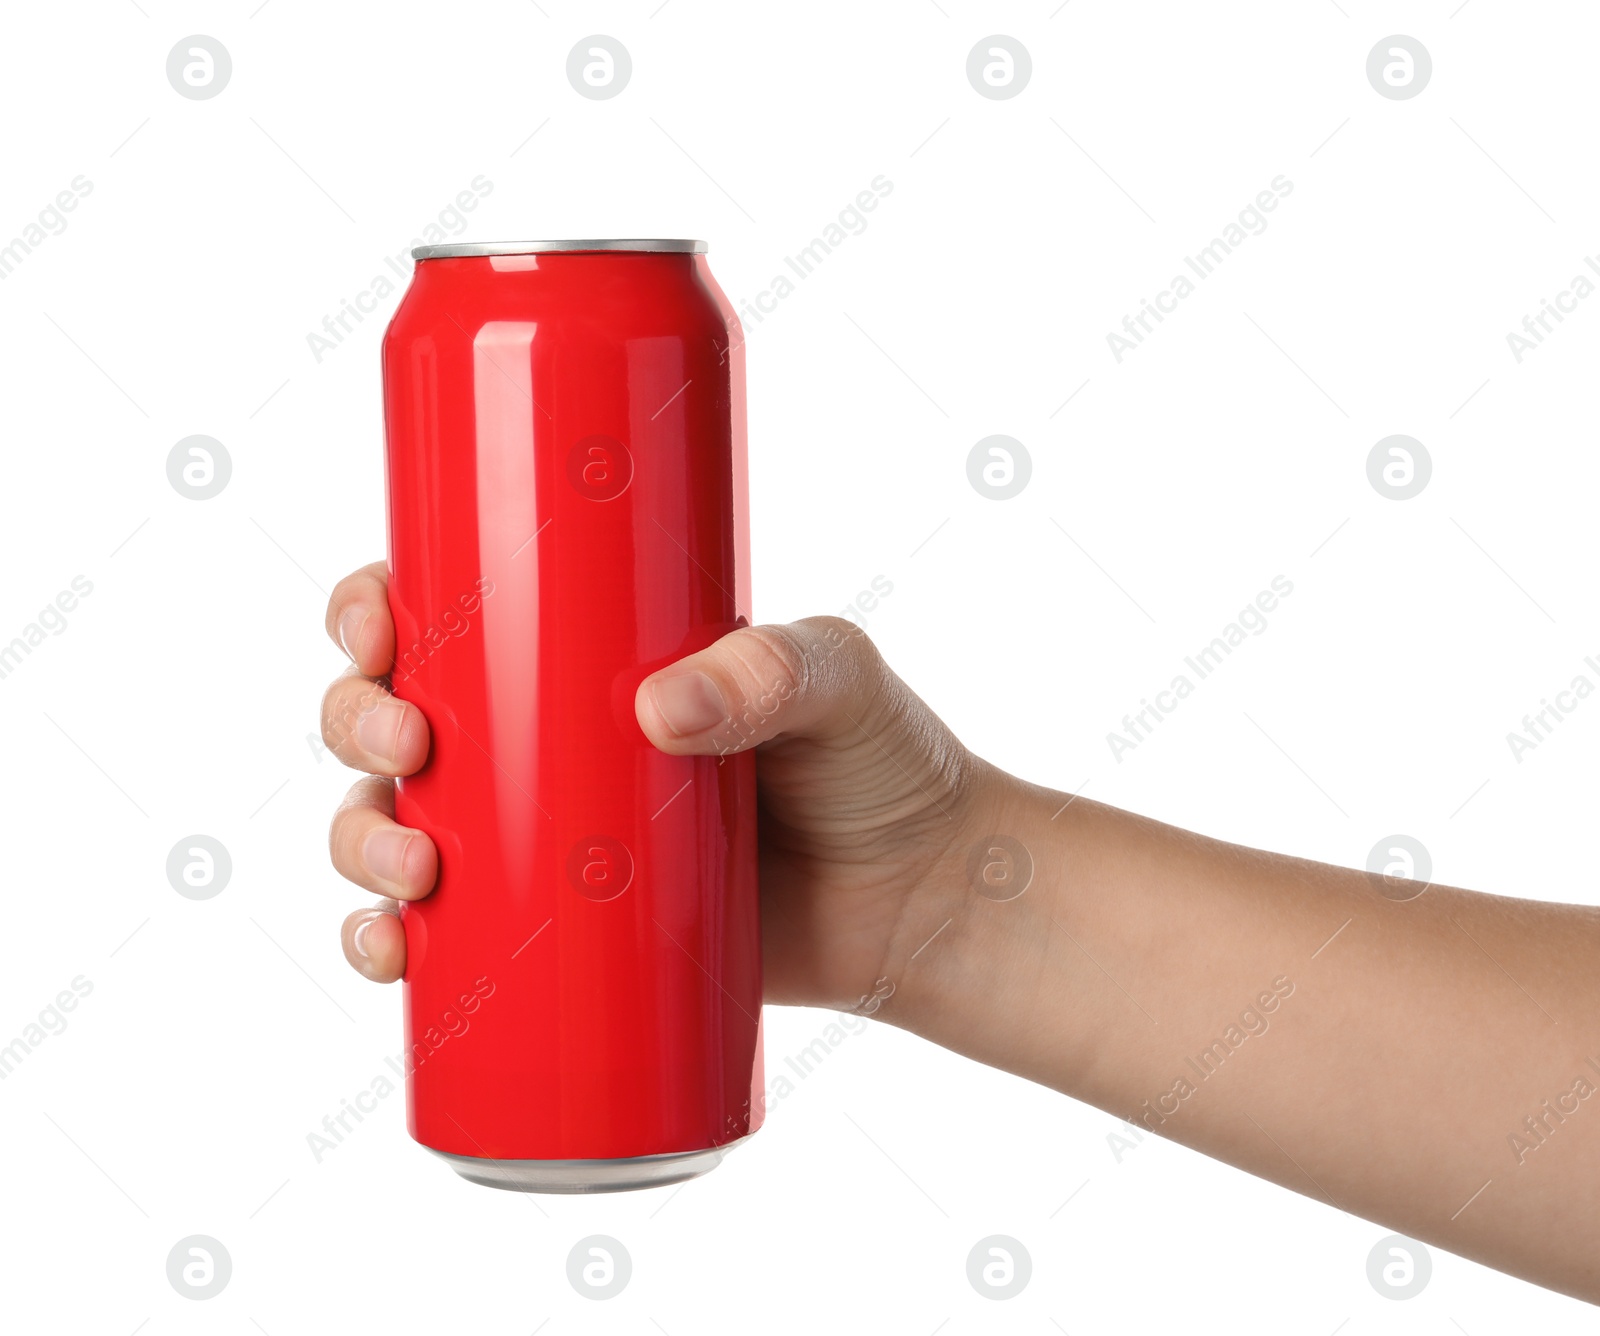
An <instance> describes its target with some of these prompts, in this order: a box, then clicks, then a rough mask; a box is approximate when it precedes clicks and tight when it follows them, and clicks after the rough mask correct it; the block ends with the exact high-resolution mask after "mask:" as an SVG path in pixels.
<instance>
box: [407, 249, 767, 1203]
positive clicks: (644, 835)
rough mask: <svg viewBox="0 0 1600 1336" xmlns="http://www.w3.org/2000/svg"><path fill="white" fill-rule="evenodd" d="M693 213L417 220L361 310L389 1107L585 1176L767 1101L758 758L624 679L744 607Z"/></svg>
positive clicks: (469, 1142) (740, 364)
mask: <svg viewBox="0 0 1600 1336" xmlns="http://www.w3.org/2000/svg"><path fill="white" fill-rule="evenodd" d="M704 251H705V244H704V243H703V242H697V241H551V242H519V243H508V244H505V245H487V244H485V245H479V244H464V245H445V246H424V247H420V248H418V249H417V250H415V251H413V252H412V254H413V256H414V257H415V258H416V260H417V266H416V272H415V274H414V276H413V278H412V281H411V286H410V287H409V289H408V290H407V292H406V294H405V297H404V299H403V300H402V301H401V303H400V307H399V309H398V310H397V311H396V312H395V315H394V319H393V320H392V321H391V322H390V324H389V328H388V332H387V333H386V335H385V337H384V341H383V378H384V411H385V426H386V438H387V463H388V513H389V605H390V608H391V610H392V611H393V613H394V623H395V636H396V651H395V666H394V672H393V675H392V678H391V681H392V685H393V689H394V693H395V695H396V696H398V697H400V698H401V699H403V700H406V701H410V702H412V703H413V704H415V705H416V706H417V707H418V708H419V709H420V710H421V711H422V713H423V715H424V716H425V717H426V719H427V721H428V725H429V728H430V729H431V733H432V749H431V752H430V754H429V758H428V762H427V764H426V765H425V766H424V767H423V768H422V769H421V770H420V771H419V772H418V773H417V774H415V775H413V776H410V777H409V778H406V779H402V780H400V781H399V782H398V783H397V785H396V793H395V815H396V818H397V819H398V820H399V821H400V822H401V824H403V825H406V826H412V827H415V828H417V829H420V830H424V831H426V832H427V833H428V834H429V835H430V836H432V838H433V840H434V843H435V844H436V845H437V846H438V850H439V879H438V884H437V886H436V888H435V890H434V891H433V893H432V894H431V895H430V896H428V897H427V898H426V899H424V900H420V901H417V902H415V903H412V904H405V905H402V907H401V922H402V923H403V925H404V927H405V934H406V953H407V960H406V974H405V1027H406V1052H407V1058H406V1064H405V1065H406V1068H407V1083H406V1094H407V1117H408V1123H409V1126H410V1130H411V1135H412V1136H413V1137H415V1138H416V1139H417V1140H418V1141H420V1142H421V1143H422V1144H423V1145H424V1146H427V1147H429V1148H430V1149H432V1150H434V1151H437V1152H438V1153H439V1154H440V1155H442V1156H443V1157H444V1158H445V1159H447V1160H448V1161H449V1162H450V1164H451V1165H452V1166H453V1167H454V1168H455V1169H456V1171H457V1172H458V1173H460V1174H461V1175H462V1176H463V1177H465V1178H468V1179H470V1180H472V1181H473V1182H477V1183H484V1184H488V1185H492V1186H500V1187H510V1188H517V1189H521V1190H525V1191H540V1192H605V1191H616V1190H621V1189H626V1188H637V1187H647V1186H655V1185H658V1184H663V1183H672V1182H677V1181H679V1180H681V1179H685V1178H690V1177H693V1176H694V1175H696V1174H700V1173H704V1172H706V1171H707V1170H708V1169H710V1168H712V1167H713V1166H715V1165H716V1164H717V1163H718V1161H719V1160H720V1159H721V1158H722V1156H723V1154H724V1153H725V1152H726V1150H727V1149H728V1148H729V1147H730V1146H732V1145H734V1144H736V1143H737V1142H739V1141H740V1140H741V1139H742V1138H744V1137H746V1136H748V1135H750V1134H751V1133H752V1132H754V1131H755V1130H756V1128H757V1127H758V1126H759V1125H760V1123H761V1113H762V1110H761V1101H760V1092H761V1089H762V1070H761V955H760V949H761V948H760V931H759V922H758V908H757V894H756V840H755V835H756V831H755V762H754V757H753V756H751V755H748V754H744V755H737V756H729V757H726V758H722V759H719V758H716V757H675V756H667V755H664V754H663V753H661V752H658V751H657V750H656V749H655V748H654V747H652V746H651V745H650V744H649V742H648V741H647V740H646V739H645V736H644V734H643V733H642V732H641V730H640V729H639V726H638V723H637V722H636V721H635V718H634V711H633V701H634V693H635V691H636V690H637V688H638V685H639V683H640V682H641V681H642V680H643V678H644V677H645V676H646V675H647V674H649V673H651V672H653V671H654V670H656V669H657V668H660V667H662V666H664V665H666V664H668V663H671V662H672V661H673V660H675V659H678V658H680V657H681V656H683V655H685V654H688V653H691V652H693V651H695V650H698V649H702V648H704V647H705V646H707V645H709V644H711V643H712V642H713V641H714V640H716V639H717V638H718V637H719V636H722V635H724V634H726V633H727V632H729V631H731V630H733V629H734V628H735V627H738V626H742V625H747V624H748V621H749V617H748V613H749V610H750V584H749V580H750V554H749V530H748V523H747V518H746V516H747V499H746V455H745V449H746V446H745V403H744V361H743V354H742V349H741V345H742V342H743V339H742V335H741V333H740V329H739V323H738V318H737V316H736V315H735V314H734V311H733V308H732V306H731V305H730V304H729V302H728V300H727V298H726V297H724V296H723V294H722V291H721V289H719V288H718V286H717V283H716V280H715V279H713V278H712V276H711V271H710V269H709V268H708V266H707V262H706V259H705V256H704Z"/></svg>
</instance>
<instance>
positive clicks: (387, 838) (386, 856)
mask: <svg viewBox="0 0 1600 1336" xmlns="http://www.w3.org/2000/svg"><path fill="white" fill-rule="evenodd" d="M413 838H414V837H413V836H412V834H411V832H410V831H406V830H375V831H373V832H372V833H371V834H370V835H368V836H367V839H366V843H365V844H364V845H363V846H362V850H361V852H362V855H363V856H364V857H365V858H366V860H367V868H368V870H369V871H371V873H372V875H373V876H375V877H378V878H381V879H382V880H383V881H386V882H388V883H389V884H390V885H391V886H401V885H402V884H403V883H402V881H401V877H402V874H403V872H404V869H405V863H406V846H407V845H408V844H410V843H411V841H412V839H413Z"/></svg>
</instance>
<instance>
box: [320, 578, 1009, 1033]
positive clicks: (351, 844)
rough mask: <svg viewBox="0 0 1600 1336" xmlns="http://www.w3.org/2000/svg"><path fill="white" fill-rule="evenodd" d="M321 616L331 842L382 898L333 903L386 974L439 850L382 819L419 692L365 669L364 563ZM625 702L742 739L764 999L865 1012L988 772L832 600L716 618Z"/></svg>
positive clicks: (369, 619)
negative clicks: (756, 868) (722, 630)
mask: <svg viewBox="0 0 1600 1336" xmlns="http://www.w3.org/2000/svg"><path fill="white" fill-rule="evenodd" d="M326 625H327V630H328V633H329V635H330V636H331V637H332V638H333V640H334V641H335V643H336V644H339V645H340V646H341V647H342V648H343V649H344V650H345V652H346V653H347V654H349V655H350V658H351V660H352V664H351V667H350V669H349V670H348V671H346V672H345V674H344V675H343V676H341V677H340V678H339V679H338V680H337V681H335V682H334V683H333V685H332V686H331V687H329V689H328V691H327V694H326V696H325V697H324V699H323V706H322V734H323V739H324V741H325V742H326V743H327V745H328V747H329V749H330V750H331V751H332V752H333V753H334V755H336V756H337V757H338V758H339V759H340V760H341V761H343V762H344V763H345V764H346V765H348V766H351V767H353V768H354V769H357V770H362V771H366V772H367V776H366V777H365V778H363V779H361V780H360V781H358V782H357V783H356V784H355V785H354V786H353V787H352V788H351V790H350V792H349V794H348V796H347V797H346V798H345V800H344V802H343V803H342V804H341V805H340V807H339V810H338V811H337V812H336V813H335V815H334V818H333V824H332V827H331V829H330V832H329V848H330V852H331V854H332V858H333V864H334V867H335V868H336V869H337V870H338V871H339V873H340V874H341V875H343V876H344V877H346V878H348V879H349V880H351V881H353V882H355V883H356V884H357V885H358V886H362V887H365V888H366V889H367V890H369V891H372V892H374V893H375V894H377V895H379V896H381V897H383V898H382V899H381V900H380V901H379V903H378V906H377V907H376V908H367V909H362V910H358V911H356V912H355V913H352V914H351V915H349V917H347V918H346V919H345V922H344V926H343V931H342V939H343V945H344V952H345V957H346V959H348V960H349V962H350V963H351V964H352V965H353V966H354V967H355V968H356V969H357V970H359V971H360V972H361V973H362V974H364V975H365V976H366V977H367V978H369V979H373V980H376V981H379V982H390V981H393V980H395V979H398V978H399V977H400V976H401V975H402V974H403V973H404V971H405V949H406V946H405V934H404V932H403V930H402V929H401V926H400V923H399V919H398V909H399V902H400V901H402V900H415V899H419V898H421V897H422V896H425V895H427V894H428V892H429V891H431V890H432V889H433V885H434V881H435V878H436V876H437V874H438V853H437V851H436V849H435V847H434V844H433V841H432V840H431V839H429V837H428V836H427V835H426V834H425V833H423V832H422V831H419V830H412V829H408V828H405V827H402V826H400V825H398V824H397V823H396V822H395V820H394V780H395V777H397V776H403V775H409V774H412V773H414V772H415V771H416V770H418V769H419V768H420V767H421V766H422V764H423V763H424V762H425V761H426V760H427V756H428V745H429V744H428V725H427V721H426V720H425V719H423V717H422V714H421V711H420V710H418V709H417V707H416V706H415V705H412V704H409V703H408V702H405V701H401V700H399V699H397V698H395V697H393V696H392V695H390V693H389V691H388V690H387V688H386V687H385V686H384V684H383V682H382V680H381V679H382V678H383V677H384V676H385V675H386V674H387V673H388V672H389V671H390V669H391V667H392V663H393V655H394V643H395V636H394V623H393V620H392V618H391V616H390V612H389V605H388V599H387V576H386V572H385V567H384V564H383V563H382V562H376V563H374V564H373V565H371V566H367V567H364V568H363V569H361V570H359V571H357V572H355V573H354V574H353V575H350V576H348V577H346V578H345V579H344V580H342V581H340V583H339V585H338V586H337V587H336V588H335V589H334V591H333V596H332V598H331V599H330V601H329V604H328V611H327V616H326ZM635 713H636V717H637V720H638V723H639V726H640V728H641V729H642V730H643V731H644V733H645V736H646V737H647V738H648V739H649V740H650V741H651V743H653V744H654V745H655V746H656V747H658V748H660V749H661V750H662V751H664V752H667V753H670V754H673V755H680V756H681V755H719V754H725V753H731V752H737V751H744V750H748V749H749V748H751V747H754V748H756V751H757V760H756V766H757V784H758V793H759V813H760V814H759V820H758V831H759V841H760V882H761V895H762V936H763V957H764V977H765V989H766V997H767V1000H768V1001H771V1002H777V1003H789V1004H798V1005H811V1006H826V1007H832V1008H835V1009H838V1010H844V1011H849V1010H860V1011H863V1012H875V1011H876V1010H877V1009H878V1007H879V1006H880V1005H881V1003H882V1002H883V1000H884V999H885V998H886V997H887V996H888V995H890V994H891V993H892V992H893V991H894V988H895V983H894V982H893V981H892V980H890V979H889V978H888V976H889V973H890V970H889V961H890V960H891V959H896V960H902V961H903V960H904V959H905V958H906V955H907V952H906V951H903V950H899V949H898V946H899V945H901V944H903V943H902V942H901V939H902V937H904V936H905V935H906V934H908V933H909V934H910V935H912V936H916V937H917V940H918V941H919V942H920V941H921V940H922V939H924V938H926V936H927V934H928V933H929V932H931V931H933V929H934V928H937V927H938V925H939V923H940V922H942V921H944V920H943V919H942V918H941V917H940V916H939V915H938V914H937V913H936V912H935V911H934V910H932V909H925V910H924V907H923V906H922V902H923V901H924V900H927V899H930V898H931V899H943V898H946V897H947V896H948V894H949V890H948V888H949V887H951V886H955V885H957V884H958V883H959V880H960V877H961V875H962V871H961V870H962V868H963V867H964V864H965V860H966V855H967V850H968V847H969V846H970V845H971V844H972V842H973V839H974V838H976V837H977V836H978V835H980V834H981V833H982V832H981V831H979V830H977V829H976V825H975V824H974V818H973V816H972V813H973V812H974V810H975V808H979V807H981V802H980V799H981V798H982V796H983V794H984V792H985V790H986V789H987V788H989V787H991V786H992V783H993V780H994V777H995V776H996V775H997V774H998V772H995V771H993V769H992V767H989V766H987V765H986V764H985V763H984V762H982V761H980V760H978V758H976V757H975V756H973V755H972V754H971V753H969V752H968V751H967V750H966V748H964V747H963V746H962V745H961V743H960V742H959V741H958V740H957V739H956V738H955V736H954V735H953V734H952V733H951V732H950V730H949V729H948V728H946V727H945V725H944V724H943V723H942V722H941V721H940V720H939V719H938V717H937V716H935V715H934V713H933V712H932V711H931V710H930V709H929V708H928V707H927V705H925V704H924V703H923V702H922V701H921V700H920V699H918V697H917V696H916V695H915V694H914V693H913V692H912V691H911V690H910V689H909V688H908V687H907V686H906V685H905V683H904V682H902V681H901V680H900V679H899V678H898V677H896V676H895V675H894V673H893V672H891V671H890V669H889V667H888V666H887V665H886V664H885V663H884V661H883V659H882V657H881V656H880V655H879V654H878V652H877V650H876V648H875V647H874V646H873V644H872V642H871V641H870V640H869V639H868V638H867V637H866V635H865V634H864V633H862V632H861V631H860V630H859V629H858V628H857V627H855V626H854V625H853V624H851V623H849V622H847V621H844V620H842V619H839V618H835V617H819V618H810V619H807V620H805V621H801V622H796V623H793V624H792V625H789V626H762V627H747V628H742V629H740V630H737V631H734V632H732V633H731V634H729V635H727V636H724V637H723V638H722V639H721V640H719V641H718V642H717V643H716V644H714V645H712V646H711V647H709V648H708V649H705V650H702V651H700V652H699V653H697V654H693V655H690V656H688V657H687V658H685V659H682V660H680V661H679V662H678V663H676V664H673V665H671V666H670V667H668V668H665V669H662V670H661V671H659V672H657V673H655V674H653V675H651V676H650V677H648V678H646V679H645V680H644V682H643V683H641V684H640V687H639V690H638V693H637V696H636V698H635ZM980 824H981V823H980ZM930 923H931V925H932V926H928V925H929V924H930ZM915 945H916V943H911V946H912V948H913V949H914V947H915Z"/></svg>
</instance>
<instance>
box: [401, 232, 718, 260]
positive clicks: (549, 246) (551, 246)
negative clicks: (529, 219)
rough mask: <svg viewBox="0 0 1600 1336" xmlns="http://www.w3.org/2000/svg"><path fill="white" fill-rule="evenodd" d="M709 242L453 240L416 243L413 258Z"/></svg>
mask: <svg viewBox="0 0 1600 1336" xmlns="http://www.w3.org/2000/svg"><path fill="white" fill-rule="evenodd" d="M706 249H707V247H706V243H705V242H703V241H686V240H683V239H682V238H677V237H647V238H642V239H641V238H636V237H628V238H622V239H618V238H616V237H600V238H594V237H591V238H589V239H587V240H580V241H453V242H447V243H445V244H444V245H442V246H417V247H415V248H414V249H413V250H412V252H411V258H412V259H413V260H453V259H457V258H459V257H462V256H473V255H539V254H544V253H547V252H555V251H577V252H582V251H645V252H651V251H665V252H669V253H672V254H677V255H704V254H705V252H706Z"/></svg>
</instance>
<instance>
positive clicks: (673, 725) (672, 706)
mask: <svg viewBox="0 0 1600 1336" xmlns="http://www.w3.org/2000/svg"><path fill="white" fill-rule="evenodd" d="M650 695H651V699H652V700H654V701H655V703H656V709H657V710H659V711H660V712H661V717H662V719H664V720H665V721H666V725H667V727H668V728H670V729H671V730H672V732H673V734H674V735H675V736H677V737H680V738H686V737H689V736H690V735H691V734H694V733H704V732H705V731H706V729H708V728H714V727H715V726H716V725H718V724H720V723H722V722H723V721H724V720H726V719H727V717H728V707H727V705H726V704H724V702H723V699H722V693H721V692H720V691H718V690H717V684H716V683H715V682H713V681H712V680H711V679H710V678H709V677H707V676H706V675H705V674H704V673H701V672H687V673H677V674H674V675H673V676H671V677H658V678H657V679H656V680H655V681H654V682H653V683H652V684H651V686H650Z"/></svg>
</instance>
